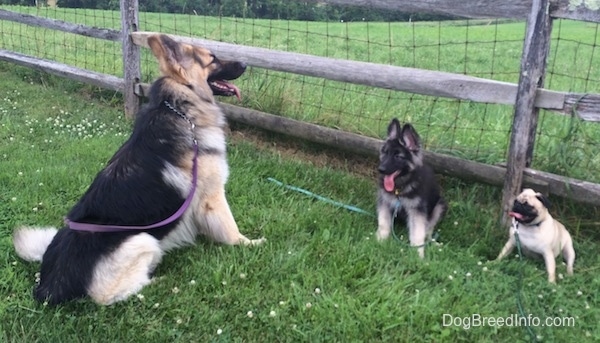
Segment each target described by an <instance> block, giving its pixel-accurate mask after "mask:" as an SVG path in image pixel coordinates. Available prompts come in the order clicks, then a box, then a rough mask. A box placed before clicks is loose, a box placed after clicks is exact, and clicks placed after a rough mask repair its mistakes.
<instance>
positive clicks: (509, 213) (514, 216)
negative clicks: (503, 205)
mask: <svg viewBox="0 0 600 343" xmlns="http://www.w3.org/2000/svg"><path fill="white" fill-rule="evenodd" d="M508 215H509V216H511V217H513V218H516V219H523V215H522V214H521V213H517V212H512V211H511V212H508Z"/></svg>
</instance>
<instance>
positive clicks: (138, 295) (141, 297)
mask: <svg viewBox="0 0 600 343" xmlns="http://www.w3.org/2000/svg"><path fill="white" fill-rule="evenodd" d="M136 296H137V298H138V299H140V300H144V295H143V294H139V293H138V294H137V295H136Z"/></svg>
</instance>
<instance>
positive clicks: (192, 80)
mask: <svg viewBox="0 0 600 343" xmlns="http://www.w3.org/2000/svg"><path fill="white" fill-rule="evenodd" d="M148 45H149V46H150V49H151V50H152V53H153V54H154V56H156V58H157V59H158V63H159V65H160V73H161V74H162V76H164V77H168V78H171V79H172V80H174V81H175V82H177V83H179V84H181V85H184V86H186V87H187V88H189V89H190V90H192V91H193V92H195V93H196V94H198V95H199V96H201V97H202V98H204V99H206V97H207V96H208V97H209V98H210V99H212V96H213V95H223V96H232V95H235V96H237V97H238V99H239V98H240V91H239V89H238V88H237V87H236V86H235V85H233V84H231V83H229V82H227V81H228V80H234V79H237V78H238V77H240V76H241V75H242V74H243V73H244V71H245V70H246V64H244V63H243V62H235V61H224V60H220V59H218V58H217V57H216V56H215V55H214V54H213V53H212V52H210V50H208V49H205V48H202V47H199V46H194V45H190V44H184V43H178V42H176V41H175V40H173V39H172V38H170V37H169V36H166V35H154V36H150V37H148Z"/></svg>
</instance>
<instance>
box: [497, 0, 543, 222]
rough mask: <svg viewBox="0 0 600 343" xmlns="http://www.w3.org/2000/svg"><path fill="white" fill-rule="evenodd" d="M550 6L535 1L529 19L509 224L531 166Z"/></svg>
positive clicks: (505, 203)
mask: <svg viewBox="0 0 600 343" xmlns="http://www.w3.org/2000/svg"><path fill="white" fill-rule="evenodd" d="M548 5H549V0H533V6H532V9H531V13H530V15H529V18H528V19H527V30H526V33H525V42H524V45H523V57H522V58H521V74H520V77H519V86H518V92H517V93H518V95H517V101H516V103H515V115H514V117H513V124H512V132H511V136H510V144H509V148H508V156H507V163H506V175H505V179H504V187H503V188H502V222H503V223H508V212H509V210H510V208H511V206H512V201H513V199H514V197H515V196H516V195H517V194H518V193H519V192H520V191H521V185H522V183H523V170H524V169H525V168H526V167H528V166H529V165H530V163H531V159H532V155H533V143H534V140H535V130H536V127H537V118H538V110H537V109H536V108H535V104H534V103H535V97H536V91H537V89H538V87H540V86H541V85H542V83H543V79H544V74H545V72H546V57H547V56H548V51H549V49H550V34H551V29H552V19H551V18H550V16H549V14H548Z"/></svg>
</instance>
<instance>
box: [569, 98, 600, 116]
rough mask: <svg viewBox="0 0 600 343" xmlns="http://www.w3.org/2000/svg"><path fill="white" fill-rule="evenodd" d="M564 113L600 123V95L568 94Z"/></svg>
mask: <svg viewBox="0 0 600 343" xmlns="http://www.w3.org/2000/svg"><path fill="white" fill-rule="evenodd" d="M562 112H564V113H565V114H567V115H577V116H578V117H579V118H581V119H582V120H586V121H596V122H600V95H598V94H567V95H566V97H565V107H564V110H563V111H562Z"/></svg>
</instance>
